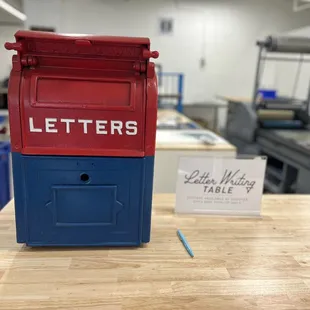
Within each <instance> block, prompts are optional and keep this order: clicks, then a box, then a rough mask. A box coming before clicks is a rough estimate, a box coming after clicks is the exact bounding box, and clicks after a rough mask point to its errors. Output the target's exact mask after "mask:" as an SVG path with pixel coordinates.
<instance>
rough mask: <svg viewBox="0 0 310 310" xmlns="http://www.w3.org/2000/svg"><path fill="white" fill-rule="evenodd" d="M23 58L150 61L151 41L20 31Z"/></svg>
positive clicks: (18, 45) (134, 38)
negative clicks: (47, 57) (42, 56)
mask: <svg viewBox="0 0 310 310" xmlns="http://www.w3.org/2000/svg"><path fill="white" fill-rule="evenodd" d="M15 38H16V42H17V43H18V44H17V47H13V49H16V50H17V51H18V52H19V53H21V54H28V55H38V56H40V55H53V56H64V55H70V56H72V57H86V58H87V57H90V56H95V55H97V56H100V57H104V58H108V59H109V58H115V59H141V60H142V59H149V58H150V57H152V56H151V55H148V54H147V53H146V54H145V53H144V54H143V52H144V50H145V49H149V48H150V40H149V39H148V38H137V37H115V36H96V35H74V34H57V33H48V32H40V31H25V30H20V31H17V32H16V34H15Z"/></svg>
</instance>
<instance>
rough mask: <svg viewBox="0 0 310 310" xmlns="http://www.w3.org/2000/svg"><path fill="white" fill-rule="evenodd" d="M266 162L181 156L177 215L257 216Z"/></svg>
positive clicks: (262, 160) (262, 159)
mask: <svg viewBox="0 0 310 310" xmlns="http://www.w3.org/2000/svg"><path fill="white" fill-rule="evenodd" d="M265 170H266V159H265V158H263V157H255V158H252V159H236V158H197V157H181V158H180V162H179V169H178V180H177V192H176V210H175V211H176V212H177V213H194V214H211V215H240V216H259V215H260V211H261V199H262V193H263V186H264V177H265Z"/></svg>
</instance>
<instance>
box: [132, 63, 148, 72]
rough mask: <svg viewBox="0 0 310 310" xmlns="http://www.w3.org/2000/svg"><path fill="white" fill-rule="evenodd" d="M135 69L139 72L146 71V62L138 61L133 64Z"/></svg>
mask: <svg viewBox="0 0 310 310" xmlns="http://www.w3.org/2000/svg"><path fill="white" fill-rule="evenodd" d="M133 69H134V70H135V71H136V72H137V73H145V72H146V64H145V63H144V62H139V61H136V62H135V63H134V64H133Z"/></svg>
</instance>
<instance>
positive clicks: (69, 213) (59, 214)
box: [46, 185, 123, 226]
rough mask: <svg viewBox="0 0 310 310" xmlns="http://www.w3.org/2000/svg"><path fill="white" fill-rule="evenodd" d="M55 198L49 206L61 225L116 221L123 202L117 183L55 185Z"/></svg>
mask: <svg viewBox="0 0 310 310" xmlns="http://www.w3.org/2000/svg"><path fill="white" fill-rule="evenodd" d="M52 190H53V201H52V202H51V203H48V204H47V205H46V206H47V207H49V208H51V209H52V211H53V214H54V219H55V224H56V225H58V226H82V225H84V226H94V225H116V218H117V214H118V212H120V211H121V209H122V208H123V205H122V204H121V203H120V202H119V201H117V186H116V185H103V186H100V185H99V186H98V185H94V186H92V185H90V186H79V185H75V186H64V185H63V186H53V187H52Z"/></svg>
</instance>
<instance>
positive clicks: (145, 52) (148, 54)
mask: <svg viewBox="0 0 310 310" xmlns="http://www.w3.org/2000/svg"><path fill="white" fill-rule="evenodd" d="M158 57H159V53H158V52H157V51H149V50H147V49H144V50H143V58H144V59H149V58H155V59H156V58H158Z"/></svg>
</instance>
